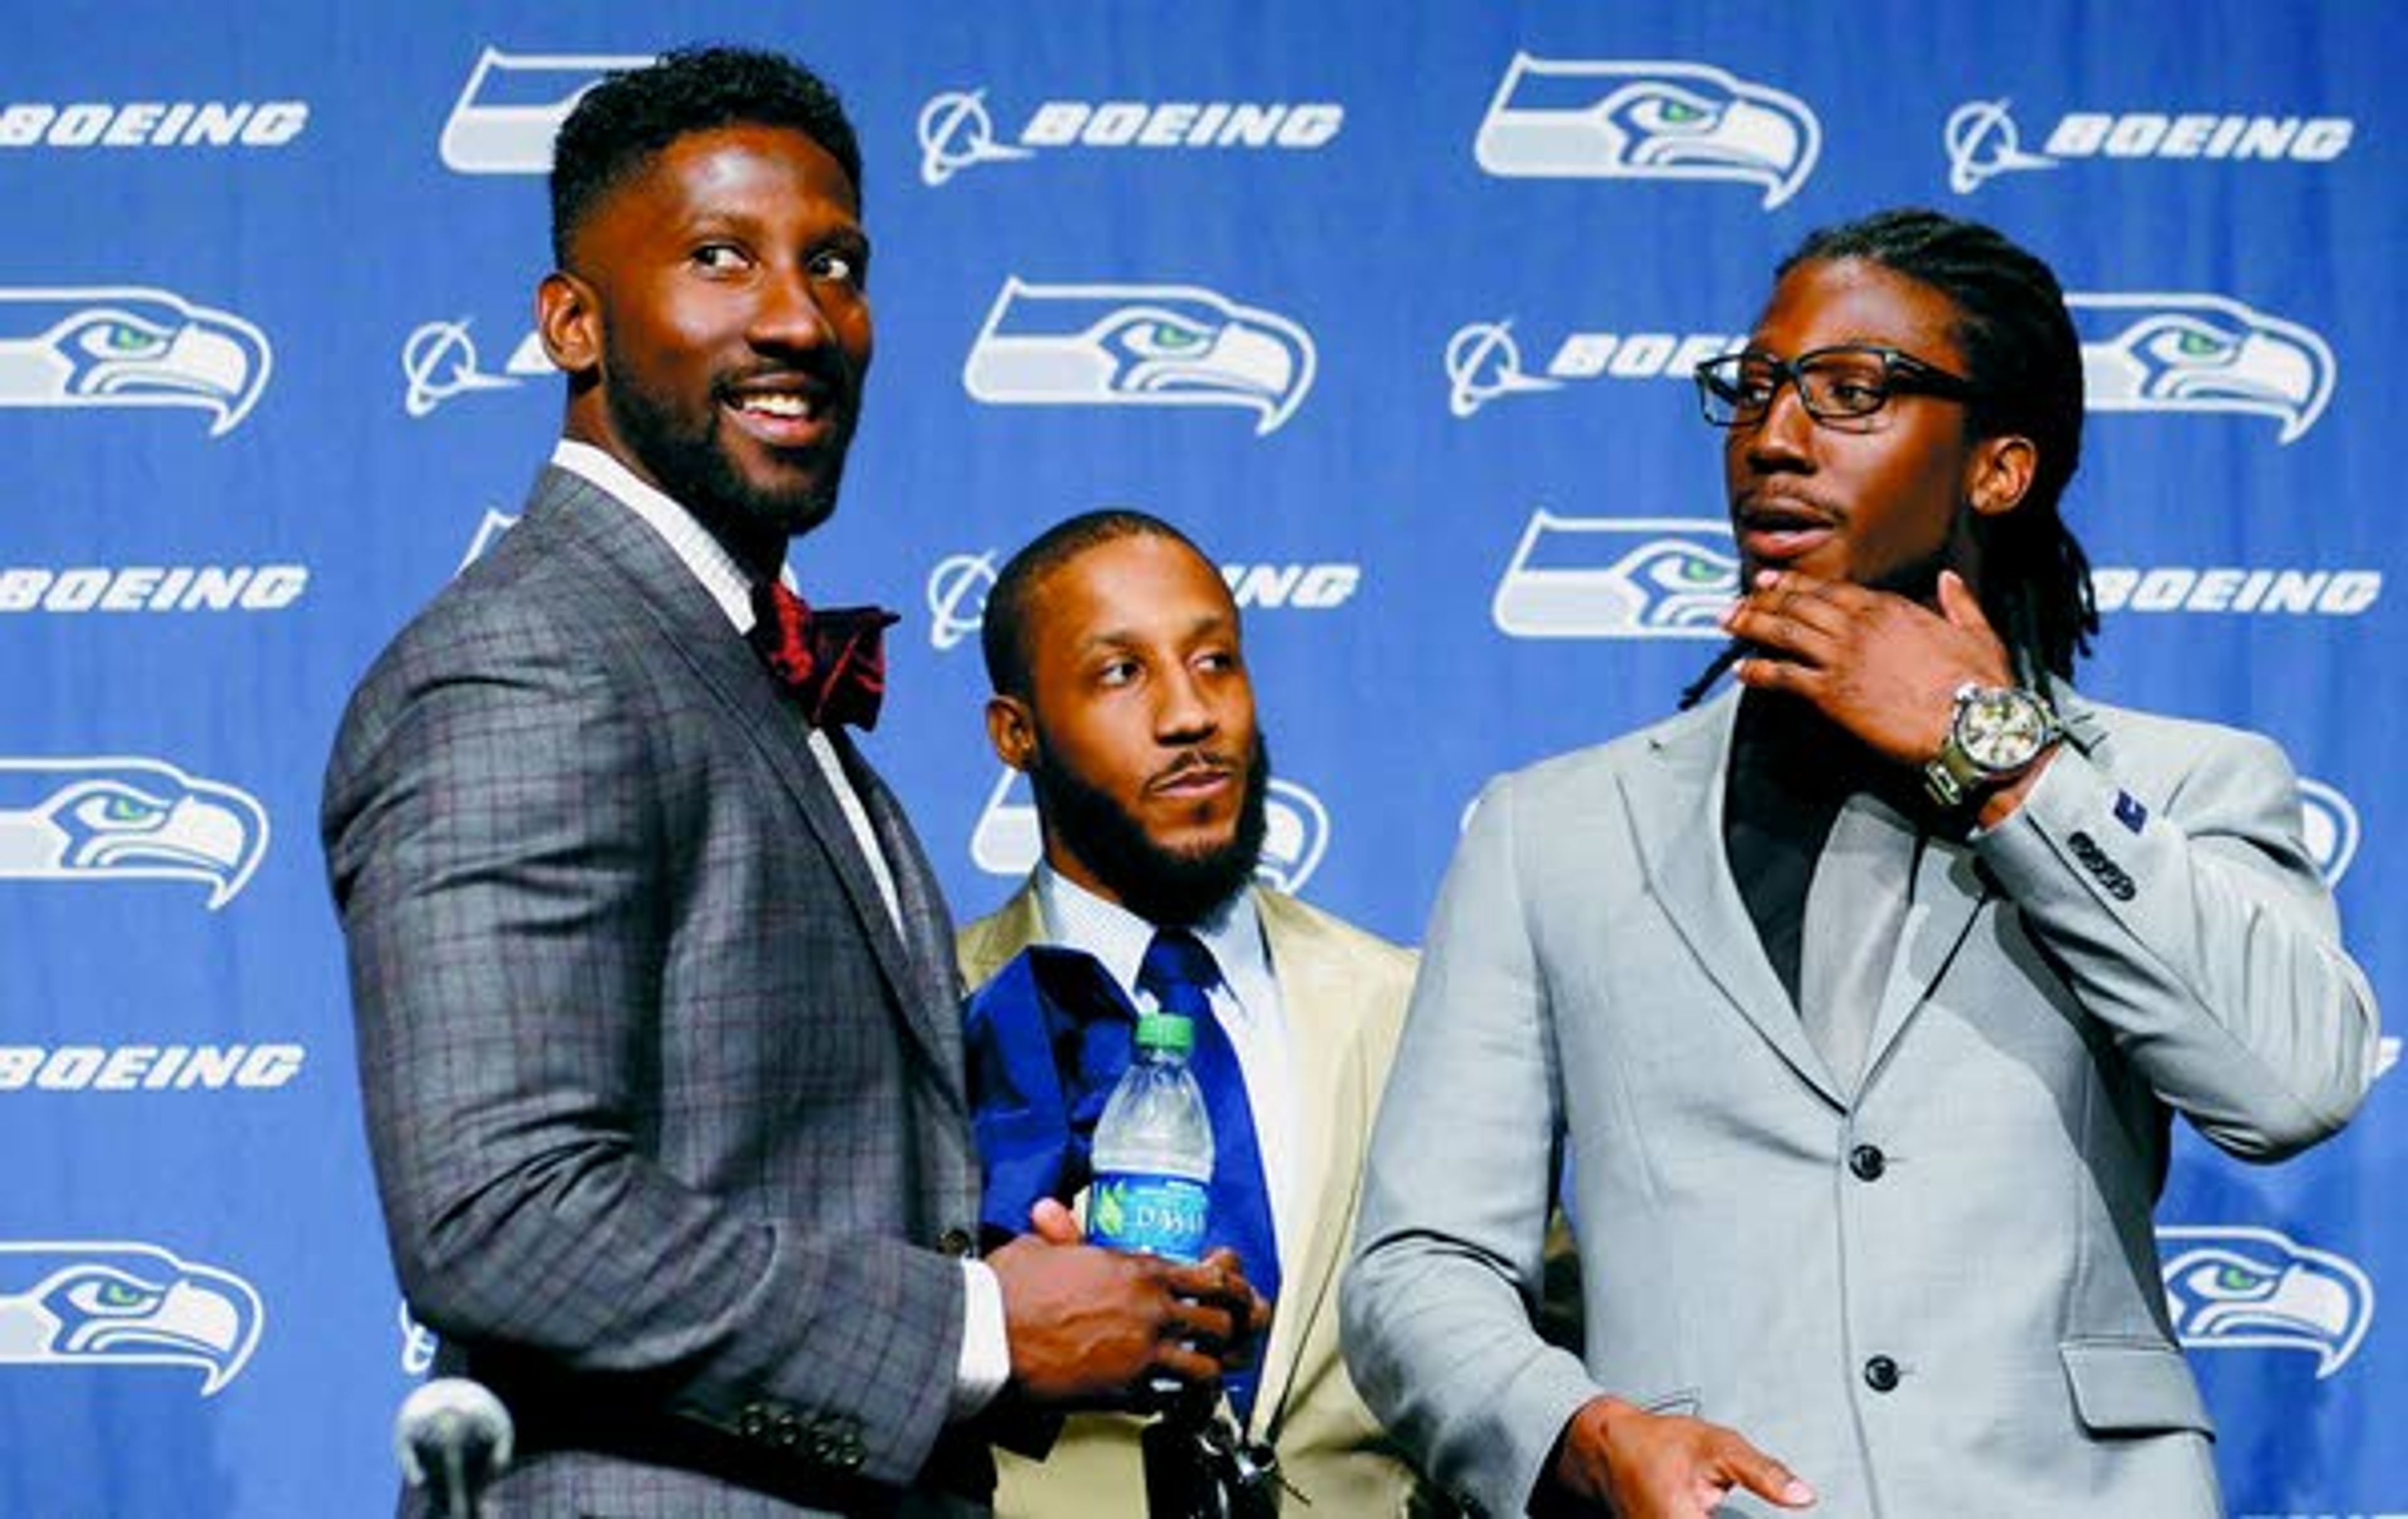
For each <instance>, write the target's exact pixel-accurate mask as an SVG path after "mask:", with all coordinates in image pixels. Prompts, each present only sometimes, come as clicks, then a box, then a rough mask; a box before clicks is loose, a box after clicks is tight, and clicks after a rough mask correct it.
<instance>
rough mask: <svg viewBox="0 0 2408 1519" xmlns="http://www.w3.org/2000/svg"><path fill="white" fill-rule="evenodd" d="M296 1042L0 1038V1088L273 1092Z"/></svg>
mask: <svg viewBox="0 0 2408 1519" xmlns="http://www.w3.org/2000/svg"><path fill="white" fill-rule="evenodd" d="M307 1060H308V1051H307V1050H304V1049H303V1048H302V1047H301V1046H300V1045H298V1044H109V1045H100V1044H61V1045H56V1046H50V1045H41V1044H0V1092H28V1091H30V1092H191V1091H194V1090H198V1091H203V1092H223V1091H226V1090H228V1089H232V1090H235V1091H240V1092H272V1091H275V1090H276V1089H278V1088H279V1087H281V1086H285V1085H287V1084H289V1083H290V1082H292V1080H293V1078H294V1077H295V1076H298V1075H300V1074H301V1067H302V1064H303V1063H304V1062H305V1061H307Z"/></svg>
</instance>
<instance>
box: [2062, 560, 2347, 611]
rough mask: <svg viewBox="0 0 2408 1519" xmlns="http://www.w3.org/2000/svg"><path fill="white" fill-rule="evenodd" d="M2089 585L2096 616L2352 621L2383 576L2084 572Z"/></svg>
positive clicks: (2192, 569) (2114, 568)
mask: <svg viewBox="0 0 2408 1519" xmlns="http://www.w3.org/2000/svg"><path fill="white" fill-rule="evenodd" d="M2090 585H2091V590H2092V592H2093V593H2094V594H2095V595H2097V597H2098V599H2099V609H2100V611H2102V612H2243V613H2251V614H2255V615H2257V616H2260V617H2358V616H2362V615H2364V614H2365V612H2366V611H2367V610H2368V609H2370V608H2372V606H2373V605H2374V604H2375V603H2376V602H2377V601H2380V600H2381V599H2382V598H2383V571H2381V570H2379V569H2265V568H2256V569H2244V568H2243V567H2241V566H2237V565H2210V566H2195V565H2152V566H2148V567H2146V568H2138V567H2134V566H2127V565H2106V566H2100V567H2099V568H2097V569H2094V570H2092V571H2091V572H2090Z"/></svg>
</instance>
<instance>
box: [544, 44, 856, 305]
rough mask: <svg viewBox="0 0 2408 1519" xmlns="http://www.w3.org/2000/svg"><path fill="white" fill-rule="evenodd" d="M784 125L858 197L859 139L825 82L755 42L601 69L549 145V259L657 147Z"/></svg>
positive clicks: (562, 259) (563, 257) (563, 251)
mask: <svg viewBox="0 0 2408 1519" xmlns="http://www.w3.org/2000/svg"><path fill="white" fill-rule="evenodd" d="M737 125H748V126H785V127H793V128H794V129H795V130H796V131H797V132H800V133H801V134H803V136H807V137H809V138H810V139H811V140H812V141H813V142H816V143H818V144H819V145H820V146H821V147H822V148H823V149H825V150H826V151H827V154H828V156H829V157H830V158H833V159H835V160H836V161H837V165H838V166H839V168H841V169H843V170H844V172H845V178H847V179H851V180H852V181H853V197H854V199H855V200H856V201H857V200H858V199H859V198H860V195H861V143H860V141H859V139H858V138H856V137H855V136H853V122H852V121H851V120H850V119H848V118H847V117H846V115H845V113H844V103H843V102H842V101H841V100H839V99H838V98H837V93H836V91H835V89H834V88H833V87H832V86H830V85H829V84H828V82H827V81H826V80H825V79H821V78H820V77H819V76H818V75H817V74H814V73H812V72H811V71H810V69H808V68H805V67H804V66H803V65H802V64H798V63H796V62H795V61H794V60H793V59H791V58H788V57H786V56H784V55H783V54H781V53H774V52H767V51H764V50H760V49H757V48H722V47H714V48H681V49H676V50H671V51H669V52H665V53H663V54H661V55H660V56H659V57H658V58H656V59H654V60H653V61H652V62H651V63H649V64H645V65H644V66H642V67H641V68H631V69H623V70H620V71H619V72H617V73H614V74H609V75H607V76H605V77H604V78H603V80H602V82H601V83H599V84H597V85H595V87H594V88H593V89H591V90H589V91H587V92H586V93H585V94H584V96H583V97H582V98H581V99H580V100H579V101H578V102H577V106H576V108H575V109H573V110H571V111H570V112H569V113H568V119H567V120H566V121H565V122H561V124H560V135H559V136H557V137H556V138H554V139H553V141H552V262H553V263H554V264H555V265H559V266H560V267H562V268H564V269H565V268H566V267H567V266H568V248H569V244H570V243H571V242H573V241H575V239H576V236H577V232H578V229H579V228H581V226H583V225H584V224H585V222H586V219H587V218H588V217H590V216H592V215H593V213H594V209H595V207H596V206H597V205H599V204H600V202H601V200H602V198H603V197H604V196H605V195H607V194H608V193H609V192H610V191H611V190H613V189H615V188H617V187H618V186H619V185H620V184H621V183H623V182H624V181H625V180H626V179H629V178H630V177H632V176H634V175H635V174H637V173H638V172H640V171H641V170H642V169H643V167H644V165H647V164H649V163H651V162H652V159H653V158H654V157H655V156H656V155H658V154H659V153H660V151H661V150H663V149H665V148H667V147H668V145H669V144H671V143H673V142H675V141H677V140H678V139H679V138H680V137H683V136H689V135H691V134H693V133H696V132H710V131H714V130H716V129H717V128H720V127H724V126H737Z"/></svg>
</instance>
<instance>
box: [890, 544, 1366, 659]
mask: <svg viewBox="0 0 2408 1519" xmlns="http://www.w3.org/2000/svg"><path fill="white" fill-rule="evenodd" d="M998 568H999V565H998V560H997V555H996V552H995V551H994V550H992V549H987V550H982V551H981V552H977V553H956V554H948V555H946V556H945V557H944V558H943V559H941V560H939V561H938V562H937V567H936V568H935V569H933V570H931V571H929V573H928V598H927V599H928V645H929V647H930V648H932V649H936V650H939V651H940V652H941V651H943V650H948V649H954V648H958V647H959V646H961V645H962V644H964V643H966V642H968V641H970V640H971V639H974V638H977V637H978V636H979V623H980V620H981V619H982V618H983V617H984V616H985V615H986V598H987V593H989V592H991V591H993V590H994V589H995V579H996V573H997V571H998ZM1221 580H1222V581H1223V582H1224V583H1225V584H1226V585H1227V586H1228V588H1229V599H1230V600H1232V601H1234V602H1236V603H1237V604H1238V607H1239V608H1240V609H1241V610H1262V611H1330V610H1334V609H1337V608H1339V607H1342V606H1344V605H1345V604H1346V603H1347V602H1349V601H1351V600H1353V599H1354V596H1355V591H1356V590H1357V589H1358V588H1359V587H1360V586H1361V585H1362V583H1363V566H1360V565H1357V564H1353V563H1349V562H1347V561H1345V560H1320V561H1309V560H1290V561H1278V560H1265V561H1263V562H1261V563H1254V564H1250V563H1246V562H1244V561H1238V562H1235V563H1230V564H1225V565H1223V566H1221Z"/></svg>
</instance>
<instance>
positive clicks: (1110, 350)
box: [962, 276, 1313, 437]
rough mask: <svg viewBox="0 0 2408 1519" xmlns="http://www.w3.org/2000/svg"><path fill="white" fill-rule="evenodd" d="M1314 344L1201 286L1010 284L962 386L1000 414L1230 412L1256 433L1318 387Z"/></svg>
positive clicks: (1265, 314) (1271, 316)
mask: <svg viewBox="0 0 2408 1519" xmlns="http://www.w3.org/2000/svg"><path fill="white" fill-rule="evenodd" d="M1312 371H1313V349H1312V335H1311V334H1309V333H1307V332H1306V331H1305V330H1304V329H1303V328H1302V327H1301V326H1298V325H1297V323H1296V322H1292V321H1290V320H1289V319H1287V318H1286V317H1283V316H1280V315H1278V314H1277V313H1275V312H1271V311H1267V310H1263V309H1261V308H1256V307H1251V306H1240V305H1239V304H1238V303H1237V302H1235V301H1232V300H1230V299H1228V298H1227V297H1226V296H1225V295H1222V294H1218V293H1217V292H1214V291H1210V290H1206V289H1204V288H1203V287H1201V286H1198V285H1040V284H1033V283H1030V282H1027V281H1025V280H1023V279H1020V278H1018V277H1017V276H1013V277H1011V278H1010V279H1006V280H1005V281H1004V286H1003V290H1002V292H1001V293H1000V294H997V295H996V300H995V306H994V308H993V309H991V310H990V311H988V313H987V318H986V324H985V325H984V326H983V327H982V328H980V329H979V335H978V339H977V341H976V342H975V343H973V344H972V345H971V348H970V355H969V359H968V363H967V364H965V365H963V368H962V384H963V385H964V387H965V388H967V389H968V392H969V393H970V394H971V395H973V396H975V397H976V398H977V399H979V400H981V401H984V402H986V403H988V404H989V405H996V406H1173V407H1234V408H1239V409H1240V410H1246V411H1252V412H1254V414H1255V416H1256V418H1257V421H1256V423H1255V424H1254V432H1255V435H1256V436H1257V437H1259V436H1261V435H1263V434H1266V433H1269V432H1272V431H1274V430H1275V429H1277V428H1278V427H1279V426H1281V425H1282V424H1283V423H1285V422H1286V421H1287V420H1288V418H1290V417H1292V416H1294V415H1295V414H1296V408H1297V407H1299V406H1301V405H1302V404H1303V403H1304V397H1305V394H1306V393H1307V392H1308V391H1310V390H1312Z"/></svg>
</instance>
